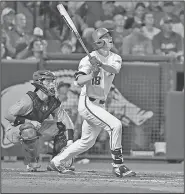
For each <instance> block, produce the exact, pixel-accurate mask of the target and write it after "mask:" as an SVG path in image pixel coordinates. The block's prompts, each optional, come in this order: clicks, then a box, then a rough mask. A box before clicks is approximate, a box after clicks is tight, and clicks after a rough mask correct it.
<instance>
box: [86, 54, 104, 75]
mask: <svg viewBox="0 0 185 194" xmlns="http://www.w3.org/2000/svg"><path fill="white" fill-rule="evenodd" d="M89 61H90V63H91V65H92V67H91V71H92V73H93V77H96V76H97V75H98V74H99V72H100V67H101V62H100V61H99V60H98V59H97V58H96V57H94V56H93V57H91V58H90V59H89Z"/></svg>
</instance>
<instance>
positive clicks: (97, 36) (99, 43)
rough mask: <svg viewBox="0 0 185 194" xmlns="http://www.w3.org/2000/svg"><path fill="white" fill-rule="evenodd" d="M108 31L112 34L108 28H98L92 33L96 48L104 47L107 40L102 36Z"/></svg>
mask: <svg viewBox="0 0 185 194" xmlns="http://www.w3.org/2000/svg"><path fill="white" fill-rule="evenodd" d="M107 33H108V34H110V35H111V31H109V30H107V29H106V28H98V29H96V30H95V31H94V32H93V33H92V38H93V41H94V48H95V49H100V48H102V47H104V45H105V41H104V40H102V38H103V36H104V35H106V34H107Z"/></svg>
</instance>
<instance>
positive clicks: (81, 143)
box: [51, 120, 101, 171]
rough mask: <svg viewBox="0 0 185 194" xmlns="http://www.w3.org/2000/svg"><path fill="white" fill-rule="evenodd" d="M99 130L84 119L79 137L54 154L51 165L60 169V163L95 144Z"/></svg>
mask: <svg viewBox="0 0 185 194" xmlns="http://www.w3.org/2000/svg"><path fill="white" fill-rule="evenodd" d="M100 131H101V129H100V128H99V127H95V126H94V125H93V124H92V123H89V122H87V121H86V120H84V122H83V124H82V134H81V138H80V139H78V140H77V141H75V142H74V143H73V144H71V145H70V146H69V147H68V148H67V149H65V150H64V151H63V152H62V153H60V154H58V155H57V156H55V157H54V158H53V159H52V160H51V165H54V166H55V167H58V168H60V169H57V171H62V170H63V169H61V167H62V166H61V164H62V163H64V162H65V161H67V160H69V159H70V158H73V157H75V156H77V155H79V154H81V153H83V152H85V151H87V150H88V149H89V148H91V147H92V146H93V145H94V144H95V141H96V139H97V136H98V135H99V133H100Z"/></svg>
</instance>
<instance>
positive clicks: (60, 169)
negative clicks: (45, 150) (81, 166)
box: [47, 162, 75, 175]
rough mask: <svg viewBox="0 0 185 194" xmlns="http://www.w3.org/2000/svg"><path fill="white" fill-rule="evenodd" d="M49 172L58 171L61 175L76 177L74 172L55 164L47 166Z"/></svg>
mask: <svg viewBox="0 0 185 194" xmlns="http://www.w3.org/2000/svg"><path fill="white" fill-rule="evenodd" d="M47 170H48V171H57V172H59V173H61V174H70V175H74V174H75V173H74V172H73V171H74V170H70V169H67V168H65V167H63V166H55V164H54V162H50V163H49V165H48V166H47Z"/></svg>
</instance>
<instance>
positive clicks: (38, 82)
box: [32, 70, 56, 96]
mask: <svg viewBox="0 0 185 194" xmlns="http://www.w3.org/2000/svg"><path fill="white" fill-rule="evenodd" d="M55 79H56V78H55V76H54V74H53V73H52V72H51V71H48V70H39V71H36V72H34V73H33V83H32V84H33V85H34V86H35V87H36V88H37V89H40V90H41V91H42V92H44V93H45V94H47V95H48V96H54V95H55ZM45 80H47V81H48V83H47V84H46V83H43V82H44V81H45Z"/></svg>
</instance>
